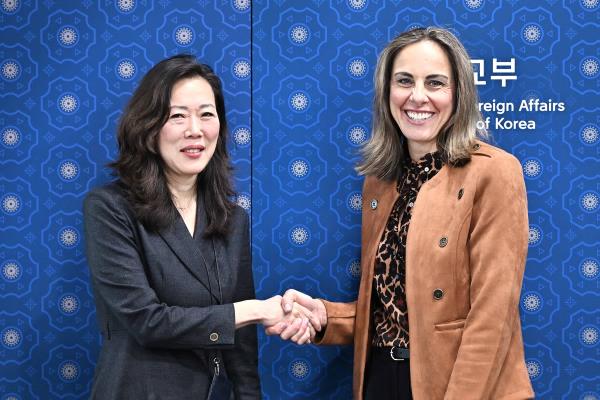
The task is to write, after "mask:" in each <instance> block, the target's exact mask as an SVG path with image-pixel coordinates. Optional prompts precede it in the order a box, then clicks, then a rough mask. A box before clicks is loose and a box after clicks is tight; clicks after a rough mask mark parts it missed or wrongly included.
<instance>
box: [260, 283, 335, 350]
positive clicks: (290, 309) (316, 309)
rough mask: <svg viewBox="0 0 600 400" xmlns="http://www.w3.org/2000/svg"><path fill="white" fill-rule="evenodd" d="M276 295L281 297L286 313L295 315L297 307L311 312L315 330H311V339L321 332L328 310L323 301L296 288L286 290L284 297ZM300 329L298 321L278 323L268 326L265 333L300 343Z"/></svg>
mask: <svg viewBox="0 0 600 400" xmlns="http://www.w3.org/2000/svg"><path fill="white" fill-rule="evenodd" d="M275 297H278V298H280V299H281V308H282V309H283V310H284V312H285V313H286V314H287V313H290V314H292V315H293V313H294V310H296V309H300V310H306V311H305V312H309V313H310V315H311V316H312V318H311V319H310V322H311V325H312V326H313V327H314V330H312V331H311V335H310V340H311V341H312V340H314V337H315V335H316V332H320V331H321V330H322V329H324V328H325V326H326V325H327V310H326V309H325V305H324V304H323V302H322V301H320V300H318V299H313V298H312V297H310V296H309V295H307V294H304V293H302V292H299V291H297V290H294V289H289V290H288V291H286V292H285V294H284V295H283V297H281V296H275ZM272 299H273V298H272ZM300 329H301V327H300V326H299V325H298V324H297V323H296V324H292V325H289V324H285V323H278V324H275V325H273V326H270V327H266V328H265V333H266V334H267V335H279V336H280V337H281V338H282V339H283V340H288V339H289V340H291V341H293V342H295V343H298V342H297V340H296V339H297V338H298V333H299V331H300ZM298 344H301V343H298Z"/></svg>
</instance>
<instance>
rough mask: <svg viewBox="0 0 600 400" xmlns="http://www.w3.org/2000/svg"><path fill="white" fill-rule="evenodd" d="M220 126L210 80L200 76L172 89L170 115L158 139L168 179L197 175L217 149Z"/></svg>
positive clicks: (180, 178) (184, 178)
mask: <svg viewBox="0 0 600 400" xmlns="http://www.w3.org/2000/svg"><path fill="white" fill-rule="evenodd" d="M219 128H220V123H219V116H218V115H217V108H216V103H215V96H214V93H213V90H212V87H211V86H210V84H209V83H208V82H207V81H206V80H205V79H204V78H201V77H199V76H198V77H193V78H186V79H182V80H180V81H178V82H177V83H175V85H173V89H172V90H171V109H170V112H169V119H168V120H167V123H166V124H165V125H164V126H163V127H162V129H161V130H160V133H159V139H158V148H159V152H160V156H161V158H162V160H163V161H164V163H165V166H166V175H167V179H169V180H172V179H178V180H186V179H192V178H196V176H197V175H198V174H199V173H200V172H202V171H203V170H204V168H206V166H207V165H208V162H209V161H210V159H211V158H212V156H213V154H214V152H215V149H216V147H217V140H218V139H219Z"/></svg>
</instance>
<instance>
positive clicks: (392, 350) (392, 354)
mask: <svg viewBox="0 0 600 400" xmlns="http://www.w3.org/2000/svg"><path fill="white" fill-rule="evenodd" d="M395 348H396V346H394V347H392V348H391V349H390V358H391V359H392V360H394V361H404V360H406V358H396V357H395V356H394V349H395Z"/></svg>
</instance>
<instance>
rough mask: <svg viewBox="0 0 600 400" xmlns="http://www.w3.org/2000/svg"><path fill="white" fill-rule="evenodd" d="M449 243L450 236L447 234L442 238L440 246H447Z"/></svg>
mask: <svg viewBox="0 0 600 400" xmlns="http://www.w3.org/2000/svg"><path fill="white" fill-rule="evenodd" d="M447 244H448V238H447V237H446V236H442V238H441V239H440V247H446V245H447Z"/></svg>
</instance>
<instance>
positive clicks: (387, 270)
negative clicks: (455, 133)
mask: <svg viewBox="0 0 600 400" xmlns="http://www.w3.org/2000/svg"><path fill="white" fill-rule="evenodd" d="M442 167H443V162H442V156H441V155H440V153H439V152H437V151H436V152H434V153H429V154H426V155H425V156H424V157H423V158H421V159H420V160H418V161H416V162H414V161H409V162H408V163H407V164H406V166H405V167H404V170H403V173H402V175H401V177H400V179H399V182H398V185H397V187H396V190H397V191H398V193H399V194H400V196H399V197H398V200H396V203H395V204H394V207H393V208H392V211H391V213H390V216H389V218H388V221H387V224H386V227H385V229H384V231H383V235H382V237H381V241H380V242H379V247H378V249H377V255H376V257H375V274H374V276H373V280H374V281H373V297H372V298H373V310H374V314H373V319H374V324H373V326H374V327H375V332H374V335H373V345H374V346H377V347H387V346H399V347H409V340H408V310H407V307H406V291H405V286H406V274H405V273H406V269H405V268H406V267H405V254H406V235H407V233H408V226H409V223H410V217H411V215H412V209H413V205H414V202H415V200H416V199H417V194H418V193H419V189H420V188H421V186H422V185H423V183H425V182H427V181H428V180H429V179H431V178H433V177H434V176H435V175H436V174H437V173H438V172H439V171H440V169H442Z"/></svg>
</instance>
